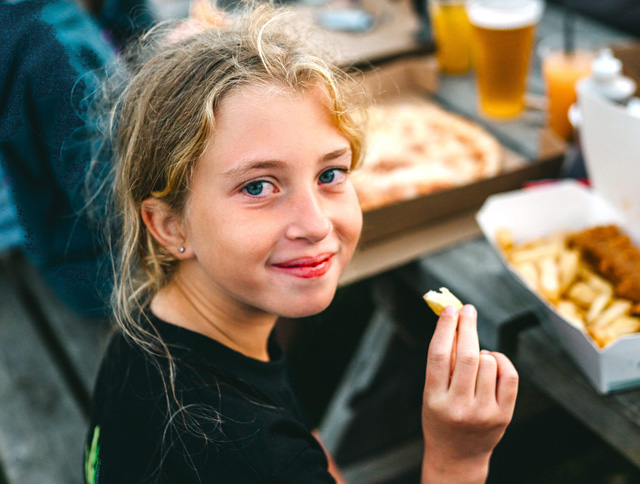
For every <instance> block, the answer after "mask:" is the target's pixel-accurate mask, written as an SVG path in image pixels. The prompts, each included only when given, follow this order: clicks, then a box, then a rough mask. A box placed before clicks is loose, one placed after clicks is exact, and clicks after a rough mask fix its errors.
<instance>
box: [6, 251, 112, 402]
mask: <svg viewBox="0 0 640 484" xmlns="http://www.w3.org/2000/svg"><path fill="white" fill-rule="evenodd" d="M0 266H1V267H2V268H3V269H4V270H5V271H7V272H8V273H9V274H10V276H11V283H12V284H13V285H14V287H18V288H20V294H19V296H20V298H21V299H22V302H23V304H24V305H25V307H26V308H27V309H28V311H29V313H30V319H31V320H32V321H37V322H38V324H39V325H40V330H41V331H44V332H46V333H47V339H48V341H47V342H48V345H49V346H50V350H51V351H53V352H54V353H57V357H58V364H60V365H63V366H66V369H65V371H67V373H70V374H68V375H67V378H68V379H70V380H72V381H74V382H75V383H72V385H76V386H80V387H81V388H78V389H77V392H78V393H79V394H80V395H78V398H79V400H81V405H83V406H84V407H86V408H85V411H88V399H89V395H90V394H91V391H92V390H93V383H94V379H95V377H96V374H97V370H98V365H99V362H100V359H101V357H102V354H103V352H104V349H105V347H106V343H107V340H108V337H109V335H110V334H111V327H110V325H109V324H108V322H107V321H102V320H90V319H86V318H82V317H80V316H79V315H77V314H76V313H74V312H73V311H72V310H70V309H69V308H68V307H67V306H66V305H65V304H64V303H63V302H62V301H60V299H59V298H58V297H57V295H56V294H55V293H54V292H53V290H52V289H51V288H50V287H49V286H48V284H47V282H46V281H45V280H44V279H43V278H42V276H41V275H40V274H39V273H38V271H37V269H36V268H35V267H34V266H33V265H32V264H31V263H30V262H29V261H28V260H27V259H26V258H25V257H24V256H23V255H22V254H20V253H18V252H13V253H11V254H5V255H3V256H2V257H0Z"/></svg>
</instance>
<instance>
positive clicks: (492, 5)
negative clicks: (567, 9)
mask: <svg viewBox="0 0 640 484" xmlns="http://www.w3.org/2000/svg"><path fill="white" fill-rule="evenodd" d="M543 9H544V6H543V4H542V2H540V1H536V0H529V1H521V2H510V1H505V2H487V1H482V0H480V1H471V2H469V3H468V4H467V16H468V17H469V22H471V23H472V24H473V25H475V26H477V27H482V28H485V29H492V30H510V29H519V28H522V27H527V26H529V25H535V24H537V23H538V22H539V21H540V17H542V11H543Z"/></svg>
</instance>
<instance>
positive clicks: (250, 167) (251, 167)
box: [222, 147, 351, 178]
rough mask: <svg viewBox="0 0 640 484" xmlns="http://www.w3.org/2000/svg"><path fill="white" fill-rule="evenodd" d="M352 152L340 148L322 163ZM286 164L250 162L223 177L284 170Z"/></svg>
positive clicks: (230, 169) (228, 171)
mask: <svg viewBox="0 0 640 484" xmlns="http://www.w3.org/2000/svg"><path fill="white" fill-rule="evenodd" d="M350 152H351V148H350V147H345V148H340V149H337V150H335V151H332V152H330V153H327V154H326V155H324V156H323V157H322V158H321V159H320V161H322V162H326V161H331V160H335V159H336V158H340V157H341V156H344V155H346V154H348V153H350ZM284 165H285V164H284V163H283V162H282V161H279V160H249V161H245V162H242V163H240V165H238V166H234V167H232V168H229V169H228V170H225V171H224V172H222V176H224V177H227V178H236V177H243V176H244V175H246V174H247V173H249V172H251V171H255V170H261V169H270V168H282V167H283V166H284Z"/></svg>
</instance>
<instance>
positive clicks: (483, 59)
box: [466, 0, 544, 119]
mask: <svg viewBox="0 0 640 484" xmlns="http://www.w3.org/2000/svg"><path fill="white" fill-rule="evenodd" d="M466 8H467V16H468V17H469V22H470V23H471V44H472V48H473V56H474V65H475V69H476V77H477V83H478V95H479V104H480V106H479V107H480V112H481V113H483V114H484V115H486V116H487V117H491V118H498V119H504V118H512V117H515V116H518V115H519V114H520V113H522V112H523V111H524V93H525V89H526V84H527V73H528V72H529V63H530V59H531V50H532V46H533V40H534V33H535V27H536V25H537V23H538V22H539V21H540V18H541V17H542V12H543V10H544V4H543V2H542V0H469V2H468V3H467V7H466Z"/></svg>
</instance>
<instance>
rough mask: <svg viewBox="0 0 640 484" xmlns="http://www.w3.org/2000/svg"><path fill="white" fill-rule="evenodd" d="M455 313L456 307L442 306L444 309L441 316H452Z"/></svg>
mask: <svg viewBox="0 0 640 484" xmlns="http://www.w3.org/2000/svg"><path fill="white" fill-rule="evenodd" d="M455 314H456V308H454V307H453V306H447V307H446V308H444V311H442V316H453V315H455Z"/></svg>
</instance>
